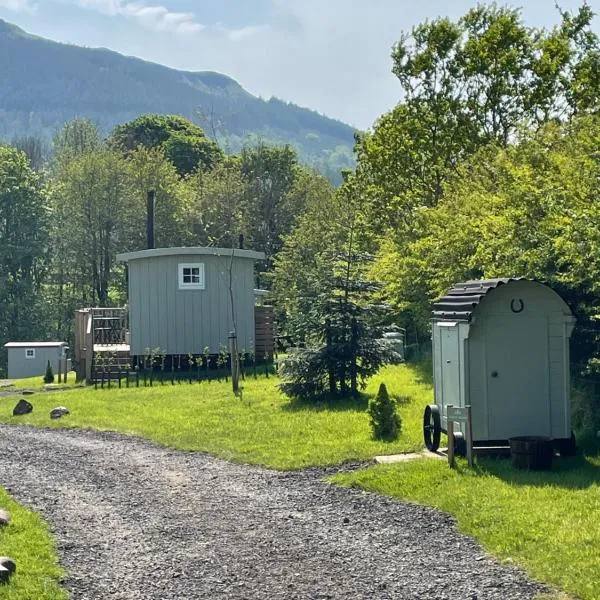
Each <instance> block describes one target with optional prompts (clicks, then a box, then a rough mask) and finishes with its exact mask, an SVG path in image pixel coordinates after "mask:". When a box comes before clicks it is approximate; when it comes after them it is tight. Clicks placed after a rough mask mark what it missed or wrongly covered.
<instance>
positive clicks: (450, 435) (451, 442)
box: [446, 404, 456, 469]
mask: <svg viewBox="0 0 600 600" xmlns="http://www.w3.org/2000/svg"><path fill="white" fill-rule="evenodd" d="M452 406H453V405H452V404H448V405H447V406H446V428H447V430H448V465H449V466H450V468H451V469H454V467H455V466H456V462H455V460H454V421H452V420H450V419H448V418H447V415H448V409H449V408H452Z"/></svg>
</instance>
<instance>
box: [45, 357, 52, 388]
mask: <svg viewBox="0 0 600 600" xmlns="http://www.w3.org/2000/svg"><path fill="white" fill-rule="evenodd" d="M44 383H54V371H53V370H52V365H51V364H50V361H48V365H47V367H46V374H45V375H44Z"/></svg>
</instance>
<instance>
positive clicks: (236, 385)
mask: <svg viewBox="0 0 600 600" xmlns="http://www.w3.org/2000/svg"><path fill="white" fill-rule="evenodd" d="M229 356H230V362H231V385H232V388H233V393H234V394H237V393H238V392H239V391H240V367H239V359H240V357H239V355H238V349H237V335H236V333H235V331H232V332H230V334H229Z"/></svg>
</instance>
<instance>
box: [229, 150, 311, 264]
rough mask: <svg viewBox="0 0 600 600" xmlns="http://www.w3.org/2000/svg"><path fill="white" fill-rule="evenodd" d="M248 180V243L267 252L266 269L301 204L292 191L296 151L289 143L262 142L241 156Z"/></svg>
mask: <svg viewBox="0 0 600 600" xmlns="http://www.w3.org/2000/svg"><path fill="white" fill-rule="evenodd" d="M240 170H241V174H242V177H243V179H244V183H245V198H244V205H245V211H246V219H247V220H248V226H247V227H248V232H249V239H248V244H249V245H250V246H251V247H252V248H253V249H254V250H258V251H261V252H264V253H265V255H266V260H265V263H266V270H269V269H270V266H271V261H272V259H273V257H274V256H275V254H277V252H278V251H279V250H280V248H281V244H282V236H283V235H284V234H286V233H289V231H290V230H291V228H292V225H293V222H294V219H295V217H296V215H297V214H299V212H300V210H301V207H299V206H297V204H296V203H295V202H294V201H293V200H294V199H297V198H298V197H297V196H295V197H294V196H291V195H290V192H291V190H292V189H293V187H294V184H295V183H296V181H297V179H298V174H299V168H298V160H297V157H296V153H295V152H294V151H293V150H292V148H291V147H290V146H268V145H267V144H264V143H262V142H261V143H259V144H258V145H257V146H256V147H253V148H250V147H246V148H244V149H243V150H242V154H241V156H240Z"/></svg>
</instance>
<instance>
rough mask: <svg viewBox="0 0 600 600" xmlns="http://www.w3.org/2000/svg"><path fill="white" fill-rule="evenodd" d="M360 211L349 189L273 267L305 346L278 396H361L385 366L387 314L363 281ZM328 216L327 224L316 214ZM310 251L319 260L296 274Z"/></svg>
mask: <svg viewBox="0 0 600 600" xmlns="http://www.w3.org/2000/svg"><path fill="white" fill-rule="evenodd" d="M360 204H361V203H360V201H359V199H358V198H357V196H356V195H355V189H354V186H353V182H352V180H349V181H347V182H346V183H345V184H344V186H342V188H341V189H340V190H339V191H338V194H337V195H336V200H335V202H332V203H329V204H328V206H324V205H323V204H322V203H316V204H315V205H314V206H313V207H310V208H309V210H308V211H307V213H305V215H303V217H301V219H300V220H299V222H298V224H297V226H296V228H295V229H294V230H293V232H292V234H291V235H290V236H289V237H288V238H287V239H286V242H285V246H284V249H283V250H282V252H281V254H280V255H279V256H278V258H277V260H276V267H275V280H276V290H277V298H278V301H279V302H280V303H286V305H287V306H289V307H290V309H291V310H293V313H292V314H291V315H290V324H291V325H292V326H293V327H294V328H295V333H296V335H297V336H298V338H299V339H301V340H302V341H303V342H304V343H305V347H304V348H302V349H297V350H295V351H294V352H292V354H291V357H290V358H289V359H288V360H286V361H285V362H284V365H283V368H282V375H283V378H284V382H283V383H282V385H281V388H282V389H283V390H284V392H285V393H287V394H288V395H290V396H304V397H319V396H323V395H325V394H330V395H337V394H341V395H345V394H347V393H351V394H357V393H358V391H359V389H361V388H362V387H363V386H364V384H365V381H366V379H367V378H368V377H369V376H371V375H373V374H374V373H375V372H377V370H378V369H379V367H380V366H381V365H382V364H383V363H384V362H385V361H386V359H387V358H388V356H387V353H388V350H387V349H386V347H385V346H384V345H383V344H381V343H380V342H379V341H378V339H379V337H380V335H379V334H380V327H381V325H382V323H383V320H384V316H385V307H382V306H381V305H378V304H376V303H374V302H373V294H374V292H375V291H376V290H377V285H376V284H374V283H373V282H372V281H369V280H368V279H366V278H365V274H366V271H367V269H366V266H367V264H368V262H369V256H368V255H365V254H364V253H363V252H361V251H360V249H359V237H360V235H361V217H362V215H361V211H360ZM311 208H312V211H311ZM323 208H325V209H326V210H327V211H328V212H327V218H324V216H325V215H324V214H323V213H321V214H317V213H318V211H319V210H320V209H321V210H322V209H323ZM313 211H314V212H313ZM332 213H333V214H335V218H334V219H331V214H332ZM315 222H318V223H319V224H320V226H317V227H318V228H320V229H321V231H320V234H321V235H319V236H318V237H315V236H314V229H313V224H314V223H315ZM307 236H309V237H310V243H309V244H305V242H304V240H306V239H307ZM307 246H310V247H311V250H312V252H314V254H312V256H311V257H310V259H309V261H308V264H304V265H303V268H302V269H301V270H296V271H293V269H294V267H297V265H298V258H299V255H301V254H303V253H304V252H305V251H306V248H307Z"/></svg>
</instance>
